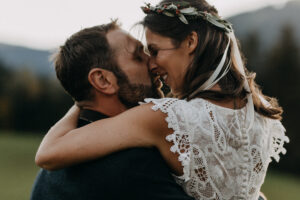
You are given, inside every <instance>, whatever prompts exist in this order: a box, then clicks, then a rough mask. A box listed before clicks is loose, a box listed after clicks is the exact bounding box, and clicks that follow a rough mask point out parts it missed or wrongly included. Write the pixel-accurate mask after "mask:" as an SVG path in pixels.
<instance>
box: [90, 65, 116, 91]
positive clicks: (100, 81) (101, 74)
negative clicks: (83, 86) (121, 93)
mask: <svg viewBox="0 0 300 200" xmlns="http://www.w3.org/2000/svg"><path fill="white" fill-rule="evenodd" d="M88 80H89V82H90V84H91V85H92V86H93V88H94V89H95V90H96V91H98V92H101V93H104V94H107V95H113V94H116V93H117V91H118V89H119V87H118V84H117V78H116V76H115V75H114V74H113V73H112V72H111V71H108V70H105V69H101V68H93V69H91V71H90V72H89V75H88Z"/></svg>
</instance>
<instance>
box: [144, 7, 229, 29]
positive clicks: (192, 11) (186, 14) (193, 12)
mask: <svg viewBox="0 0 300 200" xmlns="http://www.w3.org/2000/svg"><path fill="white" fill-rule="evenodd" d="M141 8H142V10H143V11H144V13H145V14H149V13H156V14H163V15H166V16H168V17H178V18H179V19H180V21H182V22H183V23H184V24H189V22H188V20H187V18H190V19H197V18H202V19H203V20H205V21H208V22H209V23H211V24H212V25H214V26H216V27H218V28H221V29H222V30H224V31H225V32H226V33H230V32H232V24H231V23H229V22H227V21H226V20H223V19H220V18H219V17H217V16H214V15H212V14H211V13H208V12H206V11H198V10H197V8H195V7H192V6H190V4H189V3H188V2H185V1H180V2H172V3H166V4H161V5H156V6H151V5H150V3H146V6H142V7H141Z"/></svg>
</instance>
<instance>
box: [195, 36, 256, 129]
mask: <svg viewBox="0 0 300 200" xmlns="http://www.w3.org/2000/svg"><path fill="white" fill-rule="evenodd" d="M227 35H228V37H229V42H228V44H227V47H226V49H225V52H224V54H223V57H222V59H221V61H220V63H219V65H218V66H217V68H216V69H215V71H214V72H213V74H212V75H211V76H210V77H209V78H208V79H207V81H205V83H203V84H202V85H201V86H200V87H199V88H198V89H196V90H195V91H194V92H193V93H192V94H191V95H190V97H193V96H195V95H196V94H197V93H198V92H200V91H204V90H209V89H210V88H211V87H213V86H214V85H215V84H216V83H218V81H219V80H221V78H223V77H224V76H225V75H226V74H227V73H228V71H229V69H230V66H231V61H229V63H228V65H227V66H226V68H225V70H224V71H223V73H222V75H220V76H219V74H220V73H221V70H222V68H223V67H224V64H225V61H226V57H227V52H228V48H229V45H230V41H231V59H232V61H233V63H234V66H236V67H237V70H238V71H239V72H240V73H241V74H242V75H243V77H244V80H245V81H244V88H245V89H246V90H247V91H248V92H249V94H248V96H247V100H248V101H247V108H246V109H247V114H246V119H249V122H250V123H249V126H248V128H247V130H246V131H247V132H248V131H249V130H250V129H251V127H252V126H253V123H254V114H255V111H254V104H253V99H252V93H251V90H250V87H249V84H248V80H247V77H246V73H245V69H244V64H243V61H242V57H241V54H240V51H239V48H238V45H237V41H236V38H235V35H234V33H233V31H232V32H230V33H228V34H227ZM217 77H219V78H217Z"/></svg>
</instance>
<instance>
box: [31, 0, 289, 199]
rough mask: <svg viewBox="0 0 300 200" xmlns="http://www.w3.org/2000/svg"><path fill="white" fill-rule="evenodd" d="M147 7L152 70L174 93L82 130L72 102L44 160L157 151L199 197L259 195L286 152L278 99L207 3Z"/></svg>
mask: <svg viewBox="0 0 300 200" xmlns="http://www.w3.org/2000/svg"><path fill="white" fill-rule="evenodd" d="M142 9H143V11H144V12H145V13H146V17H145V18H144V20H143V21H142V22H141V23H142V24H143V26H144V27H145V34H146V40H147V49H146V50H147V52H148V53H149V55H150V62H149V70H150V71H151V73H152V74H155V75H156V76H159V77H160V78H161V79H163V81H164V82H165V84H167V85H168V86H169V87H170V88H171V91H172V94H173V96H174V98H162V99H145V103H144V104H142V105H140V106H137V107H135V108H133V109H130V110H128V111H126V112H124V113H122V114H120V115H118V116H115V117H113V118H110V119H104V120H100V121H97V122H94V123H91V124H90V125H87V126H85V127H82V128H78V129H76V121H77V114H78V108H76V106H74V107H73V108H72V109H71V110H70V111H69V112H68V113H67V114H66V116H65V117H64V118H62V119H61V120H60V121H59V122H58V123H57V124H56V125H55V126H53V127H52V128H51V129H50V130H49V132H48V133H47V135H46V136H45V138H44V139H43V141H42V143H41V145H40V147H39V150H38V152H37V156H36V160H37V163H38V164H39V165H40V166H41V167H43V168H46V169H52V170H53V169H58V168H62V167H65V166H68V165H72V164H75V163H79V162H83V161H87V160H91V159H96V158H99V157H102V156H105V155H107V154H110V153H112V152H115V151H119V150H122V149H126V148H131V147H155V148H157V149H158V150H159V151H160V153H161V155H162V156H163V158H164V159H165V161H166V162H167V163H168V165H169V166H170V168H171V169H172V170H173V173H174V175H175V178H176V180H177V182H178V183H179V184H180V185H181V186H182V187H183V188H184V190H185V191H186V192H187V193H188V194H189V195H191V196H193V197H194V198H195V199H255V200H256V199H258V198H259V192H260V188H261V186H262V184H263V181H264V178H265V175H266V172H267V168H268V165H269V163H270V162H271V158H274V159H275V160H276V161H278V160H279V154H280V153H285V149H284V148H283V144H284V142H288V138H287V137H286V136H285V135H284V132H285V130H284V127H283V126H282V124H281V122H280V119H281V113H282V110H281V108H280V107H279V106H278V104H277V101H276V99H274V98H270V97H267V96H265V95H263V94H262V93H261V91H260V90H259V88H258V86H257V85H256V84H255V81H254V77H255V76H254V74H251V73H249V72H248V71H247V70H245V68H244V66H243V62H242V59H241V55H240V52H239V48H238V46H237V41H236V38H235V36H234V33H233V29H232V26H231V24H230V23H228V22H227V21H225V20H222V19H221V18H220V17H219V16H218V12H217V10H216V9H215V8H214V7H213V6H211V5H209V4H208V3H207V2H206V1H205V0H186V1H179V2H173V1H170V0H163V1H161V2H160V3H159V4H158V5H157V6H151V5H150V4H146V6H145V7H142ZM175 97H176V98H175ZM87 132H88V133H89V134H85V133H87Z"/></svg>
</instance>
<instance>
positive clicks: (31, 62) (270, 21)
mask: <svg viewBox="0 0 300 200" xmlns="http://www.w3.org/2000/svg"><path fill="white" fill-rule="evenodd" d="M297 19H300V2H299V1H291V2H288V3H286V5H285V6H284V7H283V8H281V9H276V8H274V7H271V6H270V7H265V8H262V9H259V10H256V11H253V12H247V13H242V14H239V15H236V16H233V17H230V18H228V21H230V22H231V23H232V24H233V27H234V29H235V34H236V36H237V38H238V39H240V40H241V41H243V40H245V39H246V38H247V37H248V36H249V35H250V34H253V33H256V34H257V36H258V37H259V41H260V48H261V50H263V51H266V50H269V49H270V48H272V47H273V46H274V45H275V44H276V41H277V39H278V37H279V36H280V34H281V29H282V27H283V26H285V25H287V24H290V25H291V26H292V27H293V28H294V31H295V37H296V40H297V43H298V45H299V46H300V23H298V20H297ZM51 54H52V51H50V50H49V51H47V50H37V49H31V48H28V47H22V46H18V45H9V44H3V43H0V61H1V62H2V63H4V64H5V65H6V66H8V67H10V68H12V69H14V70H20V69H24V68H27V69H29V70H31V71H32V72H33V73H35V74H38V75H46V76H52V75H54V74H55V72H54V68H53V64H52V63H51V62H50V61H49V58H50V56H51Z"/></svg>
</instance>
